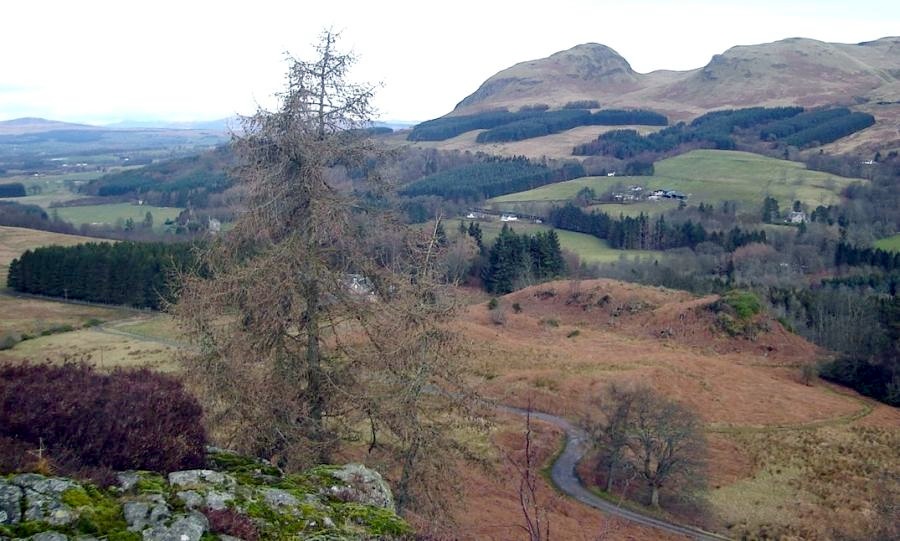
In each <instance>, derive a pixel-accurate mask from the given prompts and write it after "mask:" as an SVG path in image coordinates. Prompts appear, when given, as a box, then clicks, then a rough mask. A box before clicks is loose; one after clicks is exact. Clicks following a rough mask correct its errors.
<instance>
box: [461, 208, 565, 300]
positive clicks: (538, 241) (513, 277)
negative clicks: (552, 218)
mask: <svg viewBox="0 0 900 541" xmlns="http://www.w3.org/2000/svg"><path fill="white" fill-rule="evenodd" d="M476 225H477V224H476ZM469 234H470V235H471V236H473V237H474V238H475V239H476V241H477V242H478V243H479V244H480V242H481V230H480V229H474V230H473V226H471V225H470V226H469ZM565 270H566V263H565V260H564V259H563V256H562V249H561V248H560V246H559V237H558V236H557V234H556V232H555V231H547V232H542V233H536V234H534V235H518V234H516V232H515V231H513V229H512V228H510V227H509V226H507V225H504V226H503V229H501V230H500V235H499V236H498V237H497V240H495V241H494V244H493V245H492V246H491V248H490V251H489V252H488V258H487V264H486V265H485V267H484V268H483V270H482V280H483V282H484V287H485V289H486V290H487V291H488V292H490V293H496V294H499V295H504V294H506V293H509V292H511V291H514V290H516V289H518V288H520V287H522V286H523V285H524V284H527V283H533V282H540V281H544V280H549V279H552V278H556V277H559V276H561V275H562V274H563V273H564V272H565Z"/></svg>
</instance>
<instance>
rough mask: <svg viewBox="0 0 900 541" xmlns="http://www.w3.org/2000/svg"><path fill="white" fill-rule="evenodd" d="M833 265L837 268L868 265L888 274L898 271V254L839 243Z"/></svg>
mask: <svg viewBox="0 0 900 541" xmlns="http://www.w3.org/2000/svg"><path fill="white" fill-rule="evenodd" d="M834 264H835V266H837V267H840V266H842V265H849V266H860V265H868V266H870V267H878V268H880V269H884V270H885V271H888V272H890V271H894V270H900V252H889V251H887V250H882V249H880V248H866V247H858V246H851V245H850V244H847V243H846V242H840V243H838V245H837V249H836V250H835V253H834Z"/></svg>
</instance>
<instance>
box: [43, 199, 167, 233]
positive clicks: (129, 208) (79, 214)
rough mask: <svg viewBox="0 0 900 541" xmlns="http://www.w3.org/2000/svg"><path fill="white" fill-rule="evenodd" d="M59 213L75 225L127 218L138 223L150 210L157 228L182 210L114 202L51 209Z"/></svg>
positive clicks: (111, 221) (112, 223)
mask: <svg viewBox="0 0 900 541" xmlns="http://www.w3.org/2000/svg"><path fill="white" fill-rule="evenodd" d="M53 210H54V212H57V213H59V217H60V218H62V219H63V220H65V221H67V222H71V223H73V224H75V225H81V224H108V225H115V224H116V223H117V222H118V221H120V220H121V221H125V220H127V219H128V218H131V219H132V220H134V222H135V224H138V225H140V223H141V222H142V221H143V220H144V216H145V215H146V214H147V213H148V212H150V213H151V214H153V227H154V229H157V230H162V229H164V228H165V225H164V224H163V222H165V221H166V220H167V219H175V218H176V217H177V216H178V214H179V213H180V212H181V211H182V209H180V208H173V207H153V206H150V205H140V206H139V205H132V204H131V203H116V204H112V205H88V206H83V207H60V208H56V209H53Z"/></svg>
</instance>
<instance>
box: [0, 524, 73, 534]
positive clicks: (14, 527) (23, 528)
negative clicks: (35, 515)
mask: <svg viewBox="0 0 900 541" xmlns="http://www.w3.org/2000/svg"><path fill="white" fill-rule="evenodd" d="M49 531H59V530H56V529H55V528H54V527H53V526H51V525H49V524H47V523H46V522H41V521H37V520H26V521H24V522H20V523H18V524H5V525H4V524H0V535H2V536H4V537H13V538H16V537H31V536H32V535H34V534H38V533H41V532H49ZM63 533H64V532H63Z"/></svg>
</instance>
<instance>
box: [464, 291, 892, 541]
mask: <svg viewBox="0 0 900 541" xmlns="http://www.w3.org/2000/svg"><path fill="white" fill-rule="evenodd" d="M718 300H719V299H718V297H716V296H709V297H699V298H698V297H694V296H692V295H690V294H688V293H685V292H678V291H673V290H667V289H664V288H657V287H647V286H640V285H635V284H627V283H622V282H617V281H613V280H584V281H560V282H552V283H547V284H542V285H538V286H532V287H529V288H526V289H523V290H520V291H517V292H514V293H511V294H509V295H507V296H505V297H503V298H501V299H499V303H500V306H501V310H503V311H505V320H503V321H502V323H501V324H497V323H496V321H497V318H496V317H495V316H494V315H492V313H491V312H490V311H489V310H488V309H487V308H486V306H485V304H484V303H481V304H477V305H473V306H471V307H470V308H469V310H468V311H467V312H466V313H465V314H464V315H463V317H462V318H461V321H460V327H461V329H462V330H463V332H464V333H465V335H466V337H467V339H468V340H469V341H470V344H471V345H470V348H471V349H472V355H473V358H474V359H475V366H476V368H477V371H478V375H480V376H481V377H482V378H483V383H482V390H483V392H485V394H487V395H488V396H491V397H494V398H496V399H497V400H498V401H500V402H502V403H512V404H519V405H522V406H525V405H527V404H528V403H529V402H530V403H531V404H533V406H534V408H535V409H538V410H541V411H549V412H553V413H555V414H558V415H562V416H564V417H566V418H568V419H571V420H577V419H579V418H580V417H581V416H583V415H586V414H590V413H591V412H592V411H594V408H596V400H597V399H598V398H600V397H602V396H603V393H604V388H605V386H606V385H607V384H608V383H612V382H615V383H619V384H626V385H627V384H644V385H648V386H650V387H652V388H653V389H654V390H655V391H657V392H659V393H661V394H663V395H665V396H667V397H668V398H670V399H673V400H676V401H678V402H679V403H681V404H683V405H685V406H687V407H689V408H690V409H692V410H694V411H695V412H697V414H698V415H699V416H700V417H701V419H702V421H703V423H704V424H705V428H706V436H707V440H708V445H709V450H708V453H709V457H708V458H709V472H708V488H707V490H706V491H704V493H703V497H704V498H705V499H706V501H707V504H706V508H705V511H704V512H703V514H704V515H705V519H703V522H705V523H706V525H707V526H708V527H709V528H712V529H714V530H715V531H718V532H721V533H725V534H726V535H728V536H729V537H733V538H750V539H753V538H764V534H763V532H768V535H769V538H791V539H833V538H835V537H836V535H835V532H836V531H844V532H862V531H864V530H865V528H866V527H867V525H866V520H867V517H871V516H872V505H873V504H872V502H873V501H874V496H873V494H874V491H875V490H876V486H875V481H877V480H881V479H890V477H889V476H890V475H892V474H894V473H897V474H900V464H898V463H897V461H896V452H895V449H896V445H898V444H900V410H897V409H896V408H891V407H888V406H885V405H883V404H877V403H873V402H871V401H868V400H865V399H861V398H859V397H858V396H857V395H855V394H854V393H852V392H851V391H848V390H846V389H842V388H839V387H835V386H832V385H828V384H825V383H823V382H820V381H814V382H813V384H812V385H805V384H804V383H803V382H802V381H801V377H800V367H801V366H804V365H806V364H809V363H813V362H815V361H816V360H818V359H821V358H822V357H823V356H825V355H827V353H826V352H823V351H821V350H819V349H818V348H817V347H815V346H813V345H812V344H810V343H808V342H806V341H805V340H803V339H802V338H800V337H799V336H797V335H794V334H791V333H789V332H787V331H786V330H785V329H784V328H782V327H781V325H780V324H779V323H778V322H777V321H775V320H774V319H772V318H771V317H770V316H768V315H767V314H765V313H761V314H758V315H757V316H754V317H753V318H752V319H751V320H750V321H751V322H752V325H751V328H748V329H749V330H750V332H748V333H746V334H744V335H741V334H740V333H739V334H737V335H735V336H731V335H730V334H729V331H727V330H726V329H725V327H724V326H723V325H722V321H724V320H723V318H722V316H721V314H722V313H723V311H722V308H721V304H720V303H719V302H718ZM514 307H515V309H514ZM498 437H499V436H498ZM551 448H552V445H551ZM590 468H591V463H590V461H587V462H585V464H584V467H583V469H582V476H583V478H584V479H588V480H590V479H591V478H592V473H591V469H590ZM890 488H891V490H894V489H898V487H897V486H895V485H892V486H891V487H890ZM512 494H514V492H512ZM491 496H492V497H493V498H494V500H495V501H490V502H489V501H488V500H489V498H488V496H487V495H484V496H480V495H472V496H468V497H467V498H466V503H467V504H468V506H469V510H470V511H471V512H474V513H478V512H479V511H478V509H479V506H484V505H488V503H490V505H491V509H504V510H506V509H507V508H508V510H506V511H505V512H504V513H502V514H503V515H506V517H509V519H508V520H512V519H513V517H514V516H515V515H514V513H515V511H514V509H515V507H514V505H512V503H513V502H510V501H508V496H507V497H506V498H504V497H502V496H500V495H499V494H496V493H492V494H491ZM500 504H502V505H500ZM787 510H790V512H788V511H787ZM500 514H501V513H500V512H498V514H497V515H494V516H492V518H495V519H497V520H499V519H500V518H501V517H500ZM506 517H503V518H506ZM684 520H686V521H694V523H698V522H697V521H696V519H691V518H688V517H685V518H684ZM557 524H560V523H557ZM567 527H571V526H570V525H569V524H566V525H565V526H563V525H562V524H560V529H558V530H557V531H556V534H557V536H559V537H562V538H567V539H568V538H577V537H575V534H574V532H576V531H580V530H578V529H577V526H574V527H575V529H573V530H567V531H563V530H564V529H565V528H567ZM478 533H479V534H481V535H482V536H483V535H485V534H487V530H486V529H484V530H482V531H480V532H478ZM632 535H633V537H631V538H633V539H644V538H647V539H652V538H655V537H653V536H652V534H651V536H649V537H642V535H641V534H640V533H636V534H632ZM474 537H478V535H475V536H474ZM623 538H627V537H623ZM861 538H862V537H861Z"/></svg>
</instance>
